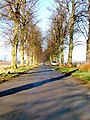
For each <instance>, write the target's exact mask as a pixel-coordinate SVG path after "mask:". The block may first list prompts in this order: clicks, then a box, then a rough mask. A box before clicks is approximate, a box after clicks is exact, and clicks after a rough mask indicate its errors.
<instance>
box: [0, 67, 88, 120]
mask: <svg viewBox="0 0 90 120" xmlns="http://www.w3.org/2000/svg"><path fill="white" fill-rule="evenodd" d="M0 120H90V89H88V88H87V87H85V86H84V85H83V84H81V83H80V82H79V81H78V80H75V78H72V77H70V76H67V75H64V74H62V73H59V72H56V71H54V70H52V69H50V68H49V67H48V66H39V67H38V68H35V69H33V70H30V71H29V72H27V73H25V74H22V75H20V76H18V77H16V78H12V79H11V80H10V81H8V82H5V83H3V84H0Z"/></svg>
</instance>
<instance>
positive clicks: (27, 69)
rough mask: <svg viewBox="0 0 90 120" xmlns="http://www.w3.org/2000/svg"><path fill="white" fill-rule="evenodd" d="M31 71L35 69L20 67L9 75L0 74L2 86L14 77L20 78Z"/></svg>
mask: <svg viewBox="0 0 90 120" xmlns="http://www.w3.org/2000/svg"><path fill="white" fill-rule="evenodd" d="M31 69H33V67H18V68H17V69H15V70H11V71H10V72H8V73H1V74H0V84H1V83H3V82H5V81H8V80H9V79H10V78H12V77H16V76H18V75H20V74H22V73H25V72H27V71H29V70H31Z"/></svg>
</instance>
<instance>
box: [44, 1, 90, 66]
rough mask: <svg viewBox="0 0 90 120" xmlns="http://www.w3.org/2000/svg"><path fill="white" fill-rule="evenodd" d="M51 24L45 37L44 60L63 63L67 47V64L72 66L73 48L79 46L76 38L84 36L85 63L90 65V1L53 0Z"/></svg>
mask: <svg viewBox="0 0 90 120" xmlns="http://www.w3.org/2000/svg"><path fill="white" fill-rule="evenodd" d="M54 2H55V3H56V6H57V7H56V9H55V10H54V11H53V15H52V18H51V19H52V22H51V26H50V29H49V31H48V33H49V34H48V35H47V41H48V47H47V49H46V50H45V53H44V54H45V60H46V61H51V60H53V59H57V60H58V61H59V60H60V62H61V63H62V64H63V63H64V50H65V48H66V47H67V46H68V64H72V53H73V48H74V47H75V46H76V45H80V44H81V43H80V41H78V39H77V38H78V37H79V36H81V35H84V37H85V40H86V43H87V49H86V62H87V63H89V64H90V0H54Z"/></svg>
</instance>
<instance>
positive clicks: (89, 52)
mask: <svg viewBox="0 0 90 120" xmlns="http://www.w3.org/2000/svg"><path fill="white" fill-rule="evenodd" d="M88 2H89V6H88V15H89V16H88V21H89V30H88V40H87V51H86V63H88V64H90V0H89V1H88Z"/></svg>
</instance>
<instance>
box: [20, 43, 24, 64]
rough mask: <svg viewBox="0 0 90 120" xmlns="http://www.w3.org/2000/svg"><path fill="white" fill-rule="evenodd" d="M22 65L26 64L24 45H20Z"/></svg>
mask: <svg viewBox="0 0 90 120" xmlns="http://www.w3.org/2000/svg"><path fill="white" fill-rule="evenodd" d="M20 65H21V66H24V46H23V45H21V46H20Z"/></svg>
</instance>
